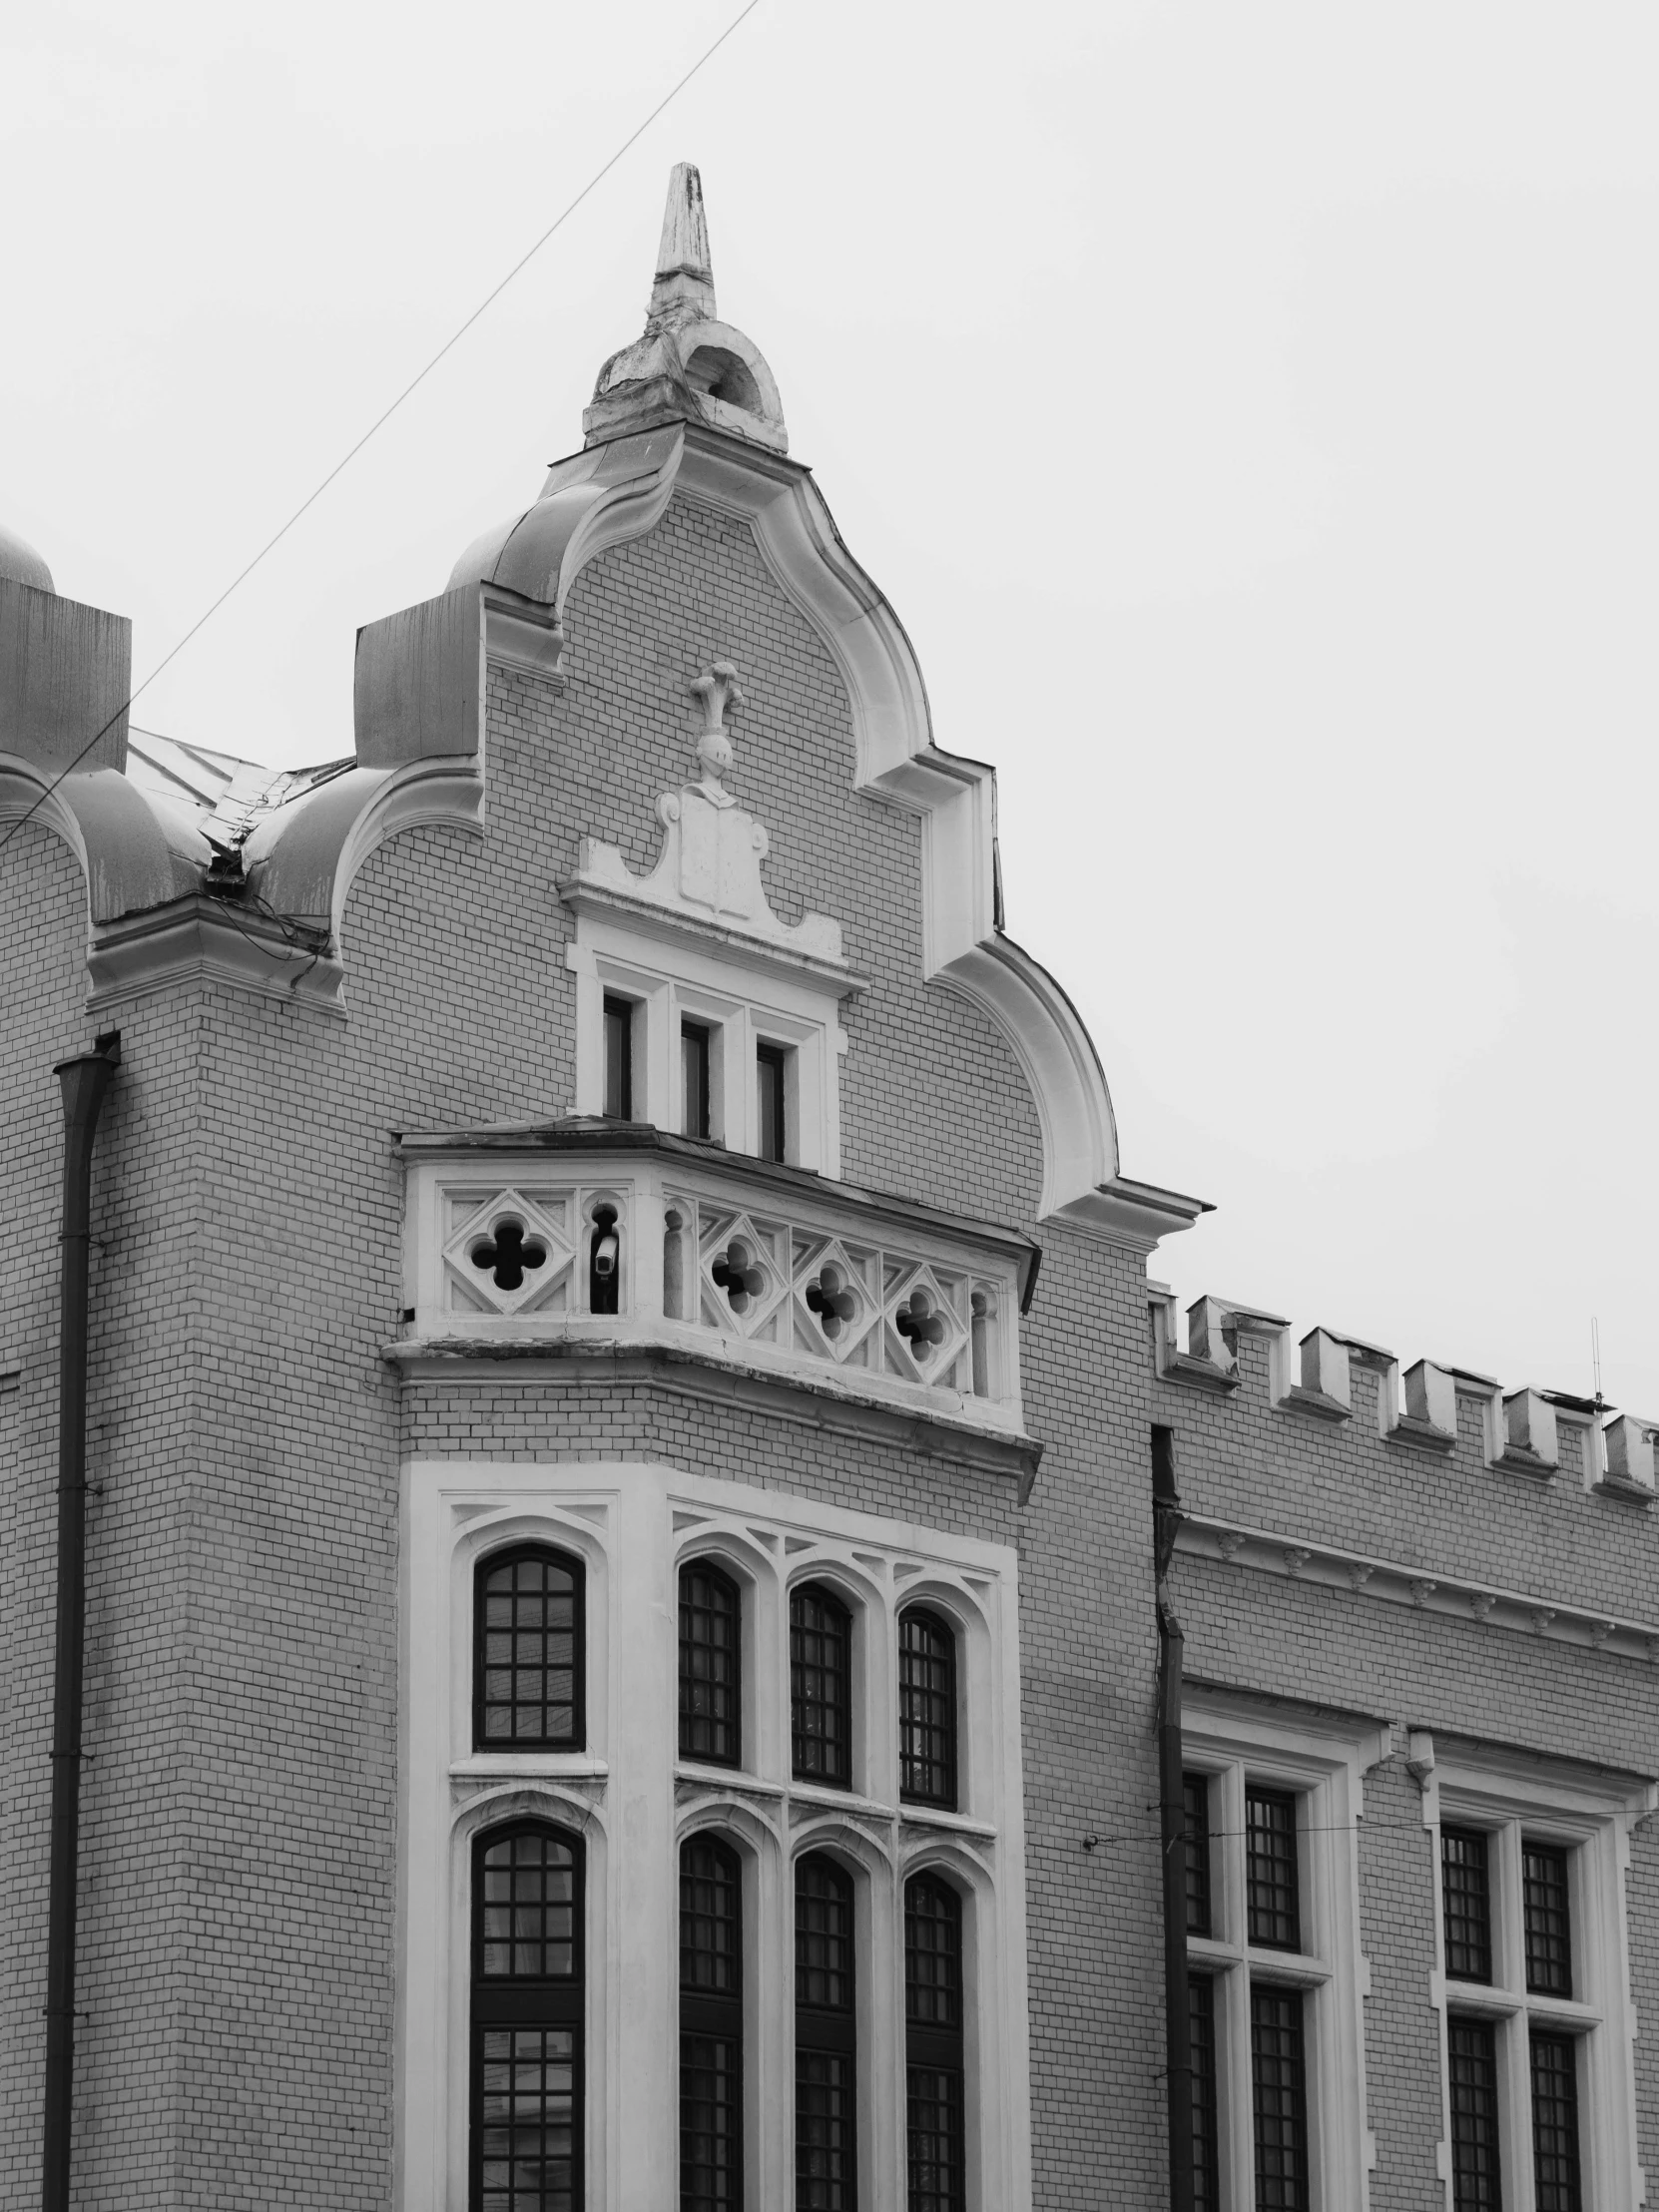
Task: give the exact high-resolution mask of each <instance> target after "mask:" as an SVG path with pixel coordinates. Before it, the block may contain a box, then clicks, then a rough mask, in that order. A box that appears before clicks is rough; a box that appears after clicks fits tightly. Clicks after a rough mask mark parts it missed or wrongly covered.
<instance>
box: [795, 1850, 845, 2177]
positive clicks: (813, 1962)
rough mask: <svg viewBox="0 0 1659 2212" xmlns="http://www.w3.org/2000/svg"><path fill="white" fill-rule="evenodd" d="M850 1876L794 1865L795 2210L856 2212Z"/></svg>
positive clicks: (825, 1863) (815, 1857)
mask: <svg viewBox="0 0 1659 2212" xmlns="http://www.w3.org/2000/svg"><path fill="white" fill-rule="evenodd" d="M855 1998H856V1986H855V1980H854V1973H853V1927H852V1878H851V1876H850V1875H848V1874H845V1873H843V1872H842V1870H841V1869H840V1868H839V1867H837V1866H836V1865H835V1863H834V1861H833V1860H832V1859H826V1858H824V1857H823V1856H822V1855H821V1854H819V1853H817V1852H814V1853H811V1854H809V1855H808V1856H807V1857H806V1858H803V1859H798V1860H797V1861H796V1867H795V2212H856V2206H857V2201H858V2129H857V2120H858V2049H857V2019H856V2014H855V2010H854V2004H855Z"/></svg>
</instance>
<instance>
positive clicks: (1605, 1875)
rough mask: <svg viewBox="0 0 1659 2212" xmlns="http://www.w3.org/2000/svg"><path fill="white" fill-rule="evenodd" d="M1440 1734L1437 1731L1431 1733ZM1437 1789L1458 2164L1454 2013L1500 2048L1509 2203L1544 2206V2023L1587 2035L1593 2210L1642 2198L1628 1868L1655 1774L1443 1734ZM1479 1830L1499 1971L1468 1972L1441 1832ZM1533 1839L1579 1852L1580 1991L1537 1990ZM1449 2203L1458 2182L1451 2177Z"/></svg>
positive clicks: (1583, 2086) (1444, 2020)
mask: <svg viewBox="0 0 1659 2212" xmlns="http://www.w3.org/2000/svg"><path fill="white" fill-rule="evenodd" d="M1431 1741H1432V1740H1431ZM1432 1757H1433V1762H1434V1764H1433V1767H1432V1771H1431V1773H1430V1774H1429V1777H1428V1781H1427V1785H1426V1787H1425V1793H1424V1809H1423V1810H1424V1822H1425V1825H1430V1826H1431V1827H1432V1832H1433V1844H1434V1859H1435V1874H1436V1881H1435V1896H1434V1966H1435V1971H1434V1999H1435V2003H1436V2007H1437V2009H1438V2011H1439V2015H1440V2020H1441V2028H1440V2044H1441V2050H1440V2073H1441V2085H1442V2096H1443V2098H1444V2114H1443V2118H1442V2132H1443V2136H1444V2140H1445V2144H1446V2164H1447V2169H1448V2175H1449V2166H1450V2144H1451V2121H1450V2088H1449V2074H1448V2063H1449V2058H1448V2036H1449V2028H1450V2024H1451V2022H1452V2021H1453V2020H1454V2019H1459V2018H1462V2019H1476V2020H1482V2021H1487V2022H1490V2023H1491V2025H1492V2027H1493V2029H1494V2031H1495V2040H1496V2045H1497V2072H1498V2089H1499V2144H1500V2149H1499V2156H1500V2162H1501V2167H1502V2172H1503V2186H1504V2203H1505V2206H1506V2208H1513V2212H1532V2207H1533V2203H1534V2188H1533V2142H1532V2084H1531V2051H1530V2040H1531V2033H1532V2030H1533V2028H1534V2027H1536V2028H1537V2029H1539V2030H1540V2031H1542V2032H1544V2033H1551V2032H1561V2033H1566V2034H1568V2035H1571V2036H1572V2037H1573V2038H1574V2041H1575V2045H1576V2058H1577V2074H1576V2082H1577V2103H1578V2148H1579V2184H1580V2190H1581V2194H1582V2199H1583V2203H1584V2205H1585V2207H1586V2212H1589V2208H1592V2207H1593V2208H1595V2212H1608V2208H1613V2207H1620V2206H1623V2205H1625V2204H1630V2203H1634V2202H1635V2201H1636V2190H1637V2182H1636V2176H1637V2174H1638V2172H1639V2170H1640V2169H1639V2164H1638V2150H1637V2138H1636V2106H1635V2057H1634V2049H1633V2042H1634V2013H1633V2008H1632V2004H1631V1997H1630V1965H1629V1935H1628V1927H1627V1923H1626V1915H1625V1901H1624V1873H1625V1870H1626V1868H1627V1867H1628V1864H1629V1835H1630V1827H1631V1823H1632V1822H1633V1821H1634V1820H1635V1819H1637V1818H1639V1817H1640V1816H1641V1814H1642V1813H1644V1812H1646V1811H1649V1810H1651V1809H1653V1805H1654V1800H1655V1797H1656V1796H1659V1793H1656V1792H1655V1791H1654V1790H1653V1789H1652V1788H1651V1787H1650V1786H1649V1785H1646V1784H1640V1785H1633V1786H1632V1785H1626V1786H1621V1785H1620V1783H1619V1782H1618V1781H1617V1780H1616V1779H1615V1780H1609V1779H1608V1778H1606V1777H1602V1776H1595V1775H1591V1774H1586V1773H1585V1772H1584V1771H1583V1770H1581V1769H1577V1768H1575V1767H1573V1765H1572V1764H1571V1762H1568V1761H1564V1760H1563V1761H1557V1760H1550V1759H1531V1758H1526V1757H1524V1755H1521V1754H1516V1755H1514V1756H1513V1757H1512V1758H1510V1757H1505V1755H1504V1754H1503V1753H1502V1752H1501V1751H1500V1750H1497V1749H1495V1748H1494V1749H1492V1750H1489V1751H1488V1750H1486V1749H1484V1748H1483V1747H1478V1746H1472V1745H1470V1746H1465V1745H1461V1744H1459V1743H1457V1742H1455V1741H1451V1742H1449V1743H1448V1741H1447V1740H1446V1739H1440V1740H1439V1741H1438V1742H1436V1743H1434V1745H1433V1751H1432ZM1442 1828H1453V1829H1476V1830H1479V1831H1481V1832H1483V1833H1484V1834H1485V1835H1486V1836H1487V1838H1488V1851H1487V1869H1488V1873H1487V1882H1488V1912H1489V1916H1490V1921H1491V1931H1490V1937H1491V1951H1492V1979H1491V1981H1490V1982H1474V1981H1462V1980H1458V1979H1456V1978H1454V1977H1453V1976H1451V1975H1448V1974H1447V1972H1446V1970H1445V1921H1444V1907H1443V1901H1442V1894H1441V1890H1440V1885H1439V1879H1438V1877H1439V1869H1440V1854H1441V1830H1442ZM1523 1843H1524V1844H1538V1845H1543V1846H1545V1847H1548V1848H1552V1849H1556V1850H1563V1849H1564V1850H1565V1851H1566V1852H1567V1853H1568V1854H1569V1858H1568V1862H1567V1878H1568V1901H1569V1917H1570V1927H1571V1940H1572V1971H1573V1994H1572V1996H1571V1997H1564V1996H1559V1995H1554V1994H1548V1993H1544V1992H1540V1991H1536V1990H1531V1989H1528V1988H1527V1986H1526V1979H1527V1975H1526V1943H1525V1926H1524V1919H1523V1914H1522V1891H1521V1855H1522V1848H1523ZM1446 2204H1447V2208H1448V2212H1450V2207H1451V2205H1452V2196H1451V2182H1450V2179H1449V2178H1448V2179H1447V2182H1446Z"/></svg>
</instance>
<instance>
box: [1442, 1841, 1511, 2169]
mask: <svg viewBox="0 0 1659 2212" xmlns="http://www.w3.org/2000/svg"><path fill="white" fill-rule="evenodd" d="M1442 1834H1443V1831H1442ZM1480 1841H1481V1842H1482V1843H1484V1841H1485V1838H1484V1837H1482V1838H1481V1839H1480ZM1445 2039H1446V2063H1447V2066H1448V2067H1449V2069H1450V2087H1451V2202H1452V2207H1453V2212H1502V2206H1503V2188H1502V2177H1501V2174H1500V2171H1499V2166H1498V2146H1497V2045H1496V2036H1495V2033H1494V2031H1493V2029H1492V2027H1491V2025H1490V2023H1489V2022H1488V2021H1485V2020H1460V2019H1457V2018H1456V2017H1455V2016H1454V2017H1453V2018H1451V2019H1449V2020H1448V2021H1447V2022H1446V2031H1445Z"/></svg>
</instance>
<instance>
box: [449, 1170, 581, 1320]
mask: <svg viewBox="0 0 1659 2212" xmlns="http://www.w3.org/2000/svg"><path fill="white" fill-rule="evenodd" d="M443 1258H444V1264H445V1267H446V1269H447V1271H448V1274H449V1278H450V1281H451V1284H452V1285H453V1292H452V1295H451V1298H450V1301H449V1303H450V1306H451V1308H452V1310H459V1311H472V1312H477V1311H478V1310H479V1309H480V1308H481V1309H482V1310H483V1311H484V1312H486V1313H495V1314H516V1313H520V1312H522V1311H524V1310H525V1309H526V1308H528V1307H545V1306H549V1305H553V1304H556V1303H557V1302H558V1300H559V1298H560V1297H561V1296H562V1295H564V1293H565V1291H566V1279H567V1276H568V1272H569V1268H570V1263H571V1261H572V1259H573V1258H574V1248H573V1246H572V1245H571V1242H570V1240H569V1238H568V1237H567V1236H566V1235H565V1233H564V1231H563V1230H562V1228H561V1227H560V1224H559V1221H558V1219H557V1216H556V1212H555V1211H554V1210H553V1209H548V1208H543V1207H540V1206H538V1205H536V1204H535V1202H534V1201H533V1200H531V1199H528V1198H526V1197H525V1195H524V1194H523V1192H521V1191H512V1190H508V1191H498V1192H496V1193H495V1194H494V1195H492V1196H491V1197H490V1198H489V1199H488V1200H486V1201H485V1203H484V1204H483V1205H482V1206H479V1207H476V1208H474V1209H473V1210H472V1211H471V1212H469V1213H468V1214H467V1215H466V1216H465V1218H464V1219H463V1220H462V1221H461V1222H460V1223H458V1224H457V1226H456V1228H455V1230H454V1232H453V1234H452V1235H451V1236H450V1238H449V1241H448V1243H447V1244H446V1245H445V1246H444V1248H443Z"/></svg>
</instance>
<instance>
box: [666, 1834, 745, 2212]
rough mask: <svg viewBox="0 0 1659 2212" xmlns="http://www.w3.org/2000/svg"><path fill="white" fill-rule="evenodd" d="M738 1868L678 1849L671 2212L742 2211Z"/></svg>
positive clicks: (718, 1852) (719, 1849)
mask: <svg viewBox="0 0 1659 2212" xmlns="http://www.w3.org/2000/svg"><path fill="white" fill-rule="evenodd" d="M743 2071H744V2065H743V1862H742V1861H741V1860H740V1859H739V1857H738V1855H737V1853H736V1852H735V1851H734V1850H733V1849H732V1847H731V1846H730V1845H729V1844H723V1843H722V1842H721V1841H720V1840H719V1839H718V1838H717V1837H714V1836H694V1837H693V1838H692V1839H691V1840H690V1842H689V1843H687V1844H685V1845H683V1846H682V1847H681V1852H680V2212H742V2207H743V2182H744V2160H743V2134H744V2130H743Z"/></svg>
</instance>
